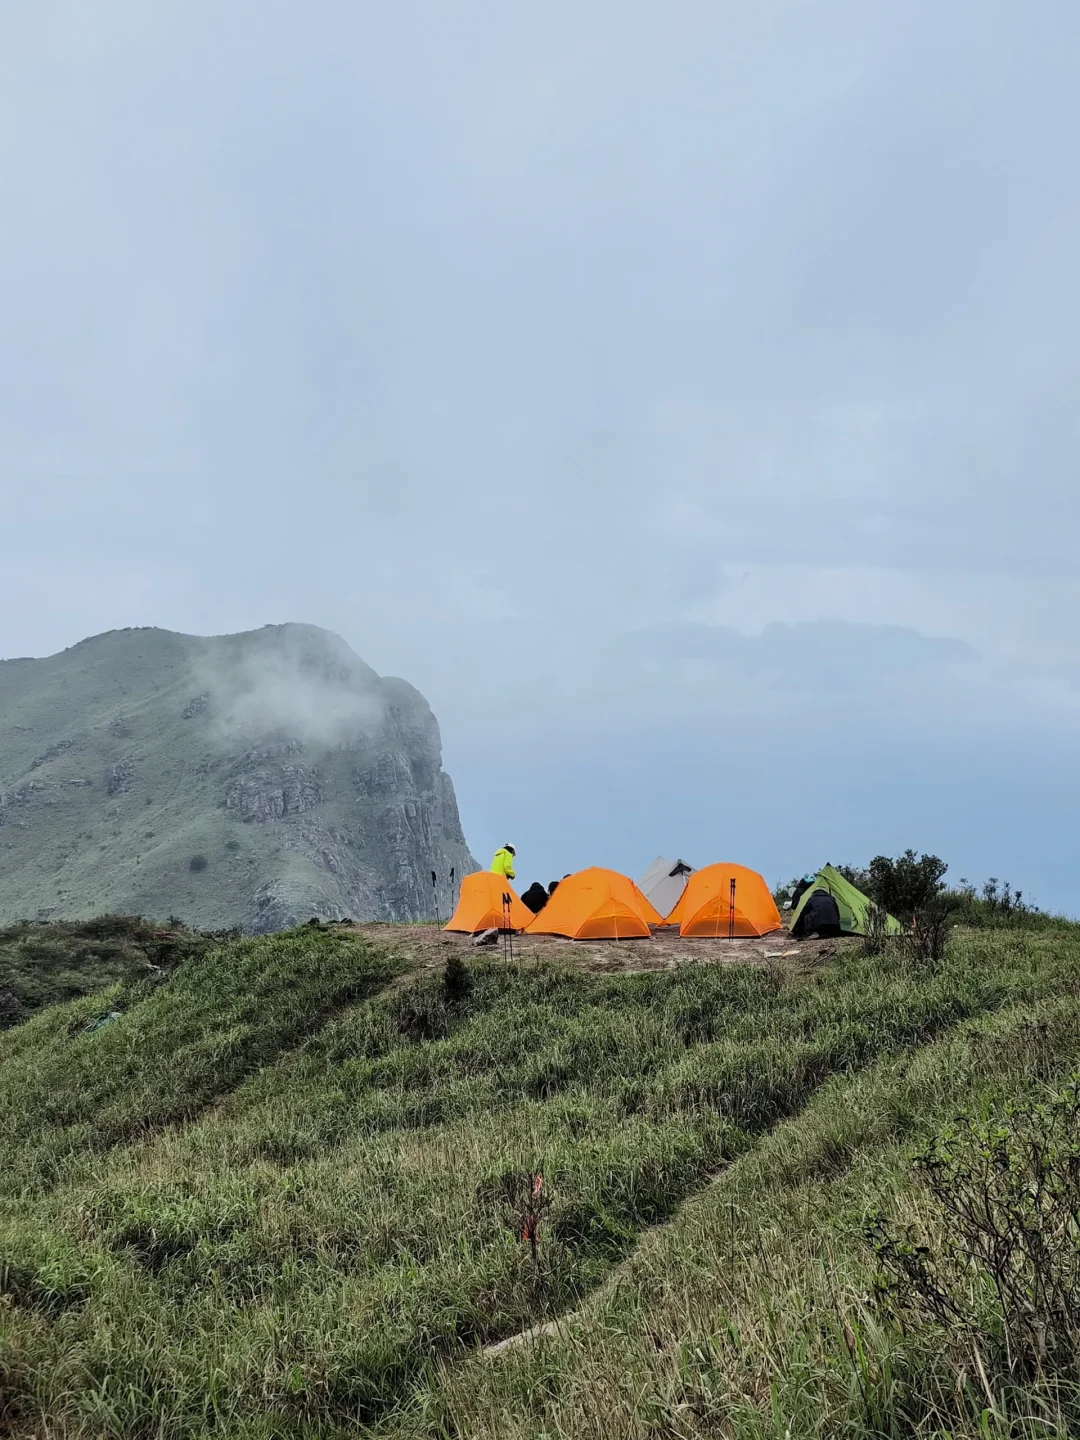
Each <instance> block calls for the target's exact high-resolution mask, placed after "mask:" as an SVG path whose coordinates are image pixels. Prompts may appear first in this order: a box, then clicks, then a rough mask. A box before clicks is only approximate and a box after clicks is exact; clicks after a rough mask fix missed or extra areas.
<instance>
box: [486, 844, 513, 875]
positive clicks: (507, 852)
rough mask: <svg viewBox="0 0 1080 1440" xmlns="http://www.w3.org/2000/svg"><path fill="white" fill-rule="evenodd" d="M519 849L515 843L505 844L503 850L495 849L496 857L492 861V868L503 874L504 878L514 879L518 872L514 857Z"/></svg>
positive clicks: (496, 872) (495, 871) (497, 873)
mask: <svg viewBox="0 0 1080 1440" xmlns="http://www.w3.org/2000/svg"><path fill="white" fill-rule="evenodd" d="M516 855H517V851H516V850H515V849H514V847H513V845H504V846H503V847H502V849H501V850H496V851H495V859H494V860H493V861H492V862H491V869H492V871H493V873H494V874H496V875H501V876H502V877H503V879H504V880H513V879H514V877H515V875H516V874H517V872H516V871H515V869H514V857H515V856H516Z"/></svg>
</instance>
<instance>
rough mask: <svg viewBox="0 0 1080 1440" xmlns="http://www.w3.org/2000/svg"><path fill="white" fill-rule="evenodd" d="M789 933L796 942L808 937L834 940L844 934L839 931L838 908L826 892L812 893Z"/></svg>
mask: <svg viewBox="0 0 1080 1440" xmlns="http://www.w3.org/2000/svg"><path fill="white" fill-rule="evenodd" d="M791 933H792V934H793V935H794V936H795V938H796V939H797V940H805V939H806V937H807V936H808V935H818V936H820V938H821V939H822V940H834V939H836V937H837V936H839V935H842V934H843V933H844V932H843V931H842V930H841V929H840V907H839V905H837V903H836V901H835V900H834V899H833V897H832V896H831V895H830V894H829V892H828V891H827V890H815V891H814V893H813V894H812V895H811V896H810V899H809V900H807V902H806V904H805V905H804V907H803V912H802V914H801V915H800V916H799V918H798V920H797V921H796V923H795V929H794V930H793V931H792V932H791Z"/></svg>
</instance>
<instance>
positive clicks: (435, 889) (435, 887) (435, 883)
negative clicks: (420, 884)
mask: <svg viewBox="0 0 1080 1440" xmlns="http://www.w3.org/2000/svg"><path fill="white" fill-rule="evenodd" d="M431 889H432V893H433V894H434V896H435V924H436V925H438V927H439V929H440V930H441V929H442V916H441V915H440V914H439V877H438V876H437V875H436V874H435V871H434V870H432V872H431Z"/></svg>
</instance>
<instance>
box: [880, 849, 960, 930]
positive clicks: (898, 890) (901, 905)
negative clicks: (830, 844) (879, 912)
mask: <svg viewBox="0 0 1080 1440" xmlns="http://www.w3.org/2000/svg"><path fill="white" fill-rule="evenodd" d="M948 868H949V867H948V865H946V863H945V861H944V860H941V859H939V857H938V856H937V855H916V854H915V851H914V850H905V851H904V853H903V854H902V855H900V856H898V857H897V858H896V859H895V860H890V859H889V857H888V856H887V855H875V856H874V858H873V860H871V861H870V866H869V869H868V871H867V880H868V885H867V889H868V891H869V894H870V896H871V898H872V899H873V900H875V901H876V902H877V903H878V904H879V905H880V906H882V907H883V908H884V909H885V910H887V911H888V912H889V914H890V915H895V916H896V918H897V919H898V920H903V921H904V922H905V923H910V922H911V921H912V920H913V919H914V918H915V913H916V911H919V910H923V909H925V908H926V907H927V906H929V905H930V903H931V902H932V901H933V899H934V897H935V896H936V895H938V894H939V893H940V891H941V885H942V881H943V879H944V877H945V872H946V871H947V870H948Z"/></svg>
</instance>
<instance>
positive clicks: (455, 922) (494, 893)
mask: <svg viewBox="0 0 1080 1440" xmlns="http://www.w3.org/2000/svg"><path fill="white" fill-rule="evenodd" d="M504 895H509V896H510V927H511V928H512V929H514V930H524V929H525V927H526V925H528V923H529V921H530V920H531V919H532V918H533V912H532V911H531V910H530V909H529V907H528V906H527V905H523V904H522V903H521V900H520V898H519V897H518V893H517V891H516V890H515V889H514V887H513V886H512V885H511V884H510V881H509V880H506V879H504V878H503V876H502V875H493V874H492V872H491V871H490V870H478V871H477V872H476V874H475V875H466V876H465V878H464V880H462V882H461V896H460V898H459V899H458V904H457V909H456V910H455V911H454V916H453V919H452V920H451V921H450V923H449V925H447V926H446V929H447V930H464V931H466V932H467V933H468V934H471V935H478V934H479V933H480V931H481V930H505V929H506V928H507V925H506V910H505V908H504V906H503V896H504Z"/></svg>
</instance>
